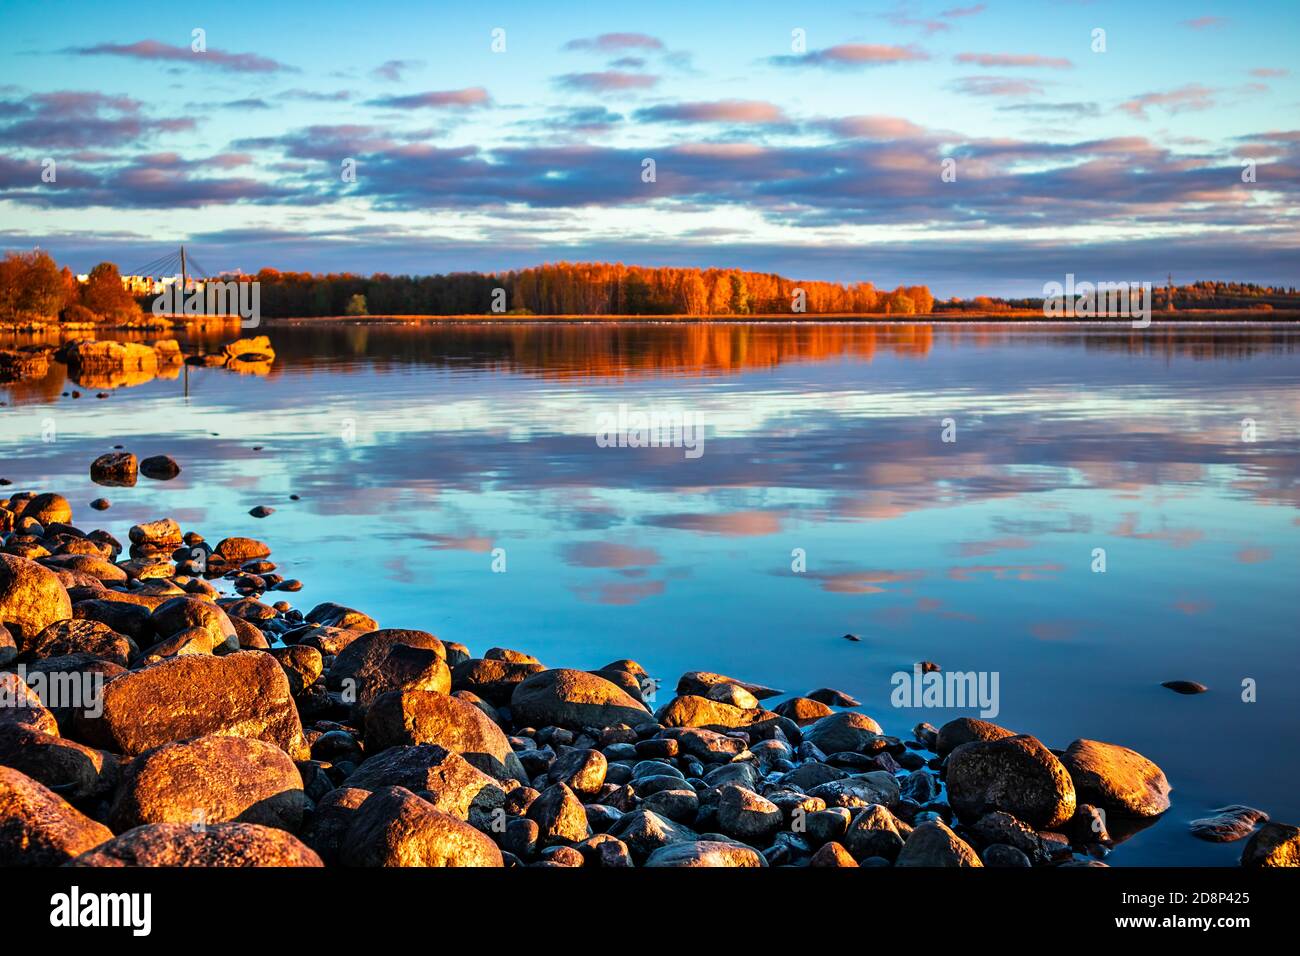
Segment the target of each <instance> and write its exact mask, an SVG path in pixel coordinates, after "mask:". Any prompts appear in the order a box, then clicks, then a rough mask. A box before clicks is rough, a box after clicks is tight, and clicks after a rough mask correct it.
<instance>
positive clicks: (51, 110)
mask: <svg viewBox="0 0 1300 956" xmlns="http://www.w3.org/2000/svg"><path fill="white" fill-rule="evenodd" d="M6 118H7V119H8V120H9V121H8V122H7V123H6V122H4V119H6ZM196 125H197V124H196V121H195V120H194V119H192V118H190V117H183V116H169V117H163V118H161V119H154V118H151V117H149V116H147V115H145V113H144V109H143V104H142V103H140V102H139V101H138V100H134V99H132V98H130V97H127V96H113V95H108V94H104V93H98V92H93V91H78V90H62V91H59V92H53V93H34V94H32V95H31V96H29V97H27V98H26V99H25V100H5V101H0V143H6V144H8V145H11V146H33V147H39V148H42V149H79V148H85V147H94V148H97V149H104V148H112V147H119V146H126V145H130V144H132V143H137V142H140V141H142V140H145V139H148V138H150V137H153V136H157V135H158V134H160V133H169V132H180V131H187V130H192V129H194V128H195V126H196Z"/></svg>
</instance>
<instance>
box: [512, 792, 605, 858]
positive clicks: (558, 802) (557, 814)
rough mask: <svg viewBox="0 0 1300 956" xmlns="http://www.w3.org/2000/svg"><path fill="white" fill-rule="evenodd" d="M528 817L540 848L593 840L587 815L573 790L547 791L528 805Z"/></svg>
mask: <svg viewBox="0 0 1300 956" xmlns="http://www.w3.org/2000/svg"><path fill="white" fill-rule="evenodd" d="M527 817H528V819H529V820H532V821H533V822H534V823H536V824H537V827H538V841H539V845H541V846H544V847H545V846H554V845H556V844H574V843H581V842H582V841H583V840H585V839H587V838H588V837H589V836H591V827H590V825H589V824H588V823H587V811H586V810H584V809H583V806H582V802H581V801H580V800H578V797H577V795H576V794H574V792H573V791H572V790H570V789H569V788H568V787H566V786H565V785H564V784H562V783H557V784H554V785H552V786H549V787H547V788H546V789H545V790H543V791H542V793H541V796H539V797H538V798H537V799H536V800H534V801H533V802H532V803H530V804H529V805H528V812H527Z"/></svg>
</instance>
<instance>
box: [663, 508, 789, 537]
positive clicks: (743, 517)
mask: <svg viewBox="0 0 1300 956" xmlns="http://www.w3.org/2000/svg"><path fill="white" fill-rule="evenodd" d="M781 518H782V512H778V511H730V512H725V513H722V514H666V515H651V516H650V517H648V518H646V519H645V524H648V525H653V526H655V527H658V528H675V529H677V530H679V531H702V532H704V533H706V534H719V535H723V536H725V537H729V538H746V537H753V536H758V535H767V534H776V532H778V531H780V530H781Z"/></svg>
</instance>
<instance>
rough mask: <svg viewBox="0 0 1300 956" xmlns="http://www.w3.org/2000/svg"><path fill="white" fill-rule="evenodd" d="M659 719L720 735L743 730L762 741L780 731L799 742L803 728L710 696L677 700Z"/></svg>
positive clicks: (670, 724)
mask: <svg viewBox="0 0 1300 956" xmlns="http://www.w3.org/2000/svg"><path fill="white" fill-rule="evenodd" d="M644 719H645V718H644V717H643V718H642V721H644ZM655 719H656V720H657V721H659V723H660V724H662V725H663V726H665V727H702V728H704V729H705V730H713V731H717V732H718V733H725V732H726V731H728V730H743V731H745V732H746V733H748V734H750V736H751V737H760V738H767V737H772V736H774V735H775V734H776V733H777V731H778V730H779V731H780V732H781V733H784V734H785V735H786V736H787V737H789V738H790V739H792V740H798V739H799V728H798V727H796V726H795V723H794V721H792V720H787V719H786V718H785V717H781V716H780V715H778V714H774V713H773V712H772V711H770V710H764V709H762V708H761V707H755V708H753V709H751V710H746V709H745V708H743V707H735V706H733V705H731V704H724V703H722V702H721V701H717V700H709V699H708V698H707V697H695V696H689V695H688V696H686V697H674V698H673V699H672V700H671V701H669V702H668V703H666V704H664V706H663V707H661V708H659V711H658V713H656V714H655Z"/></svg>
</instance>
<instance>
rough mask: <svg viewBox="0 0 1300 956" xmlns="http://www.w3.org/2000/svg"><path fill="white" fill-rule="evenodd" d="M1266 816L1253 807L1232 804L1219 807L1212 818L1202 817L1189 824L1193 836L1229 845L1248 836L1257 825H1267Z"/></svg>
mask: <svg viewBox="0 0 1300 956" xmlns="http://www.w3.org/2000/svg"><path fill="white" fill-rule="evenodd" d="M1267 822H1268V814H1267V813H1265V812H1264V811H1263V810H1256V809H1255V808H1254V807H1246V806H1242V805H1240V804H1233V805H1232V806H1230V807H1219V809H1217V810H1215V811H1214V816H1212V817H1202V818H1201V819H1199V820H1193V821H1192V822H1191V830H1192V835H1193V836H1198V837H1200V838H1201V839H1202V840H1209V841H1210V842H1212V843H1231V842H1232V841H1233V840H1240V839H1241V838H1242V837H1245V836H1248V835H1249V834H1250V832H1251V831H1252V830H1254V829H1255V825H1256V824H1257V823H1267Z"/></svg>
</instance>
